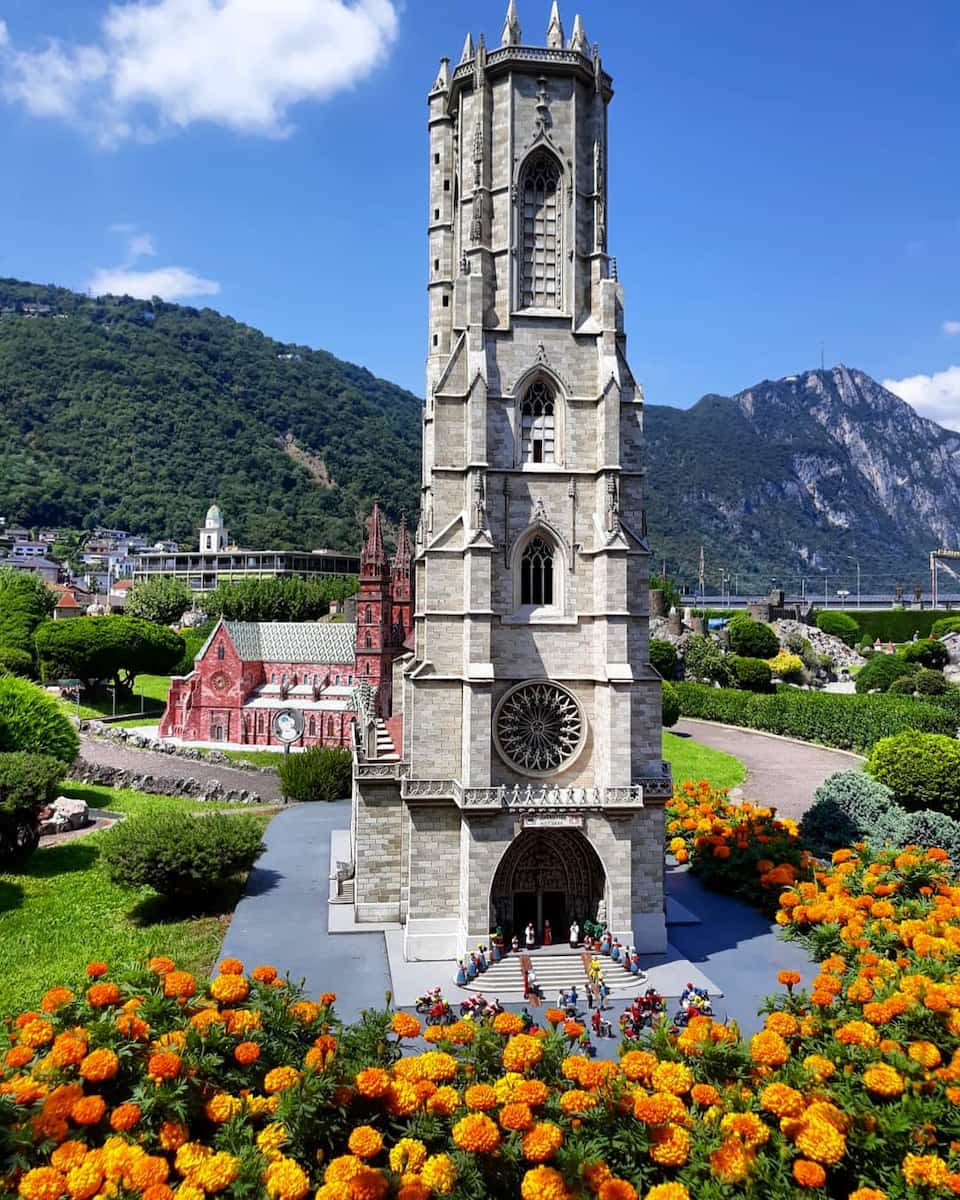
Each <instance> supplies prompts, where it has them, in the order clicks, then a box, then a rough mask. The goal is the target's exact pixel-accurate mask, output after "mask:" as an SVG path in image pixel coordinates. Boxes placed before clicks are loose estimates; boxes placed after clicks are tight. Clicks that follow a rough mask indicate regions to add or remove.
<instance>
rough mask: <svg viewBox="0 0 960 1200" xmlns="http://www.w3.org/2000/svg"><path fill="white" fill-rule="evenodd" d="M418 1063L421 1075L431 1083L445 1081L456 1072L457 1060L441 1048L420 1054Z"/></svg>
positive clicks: (451, 1077)
mask: <svg viewBox="0 0 960 1200" xmlns="http://www.w3.org/2000/svg"><path fill="white" fill-rule="evenodd" d="M419 1063H420V1070H421V1072H422V1074H423V1077H424V1078H425V1079H429V1080H432V1082H433V1083H446V1082H447V1081H448V1080H450V1079H453V1078H454V1077H455V1076H456V1074H457V1060H456V1059H455V1058H454V1057H453V1055H452V1054H446V1053H445V1052H444V1051H443V1050H428V1051H427V1052H426V1053H425V1054H421V1055H420V1058H419Z"/></svg>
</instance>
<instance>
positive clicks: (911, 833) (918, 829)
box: [898, 808, 960, 867]
mask: <svg viewBox="0 0 960 1200" xmlns="http://www.w3.org/2000/svg"><path fill="white" fill-rule="evenodd" d="M898 844H899V845H901V846H909V845H917V846H923V848H924V849H925V850H929V849H931V848H932V847H938V848H939V849H941V850H946V852H947V853H948V854H949V855H950V861H951V862H952V863H953V865H954V866H955V867H957V866H960V821H955V820H954V819H953V817H948V816H947V814H946V813H941V812H935V811H934V810H933V809H931V808H923V809H920V811H919V812H913V813H906V814H905V820H904V822H903V835H902V840H901V841H900V842H899V843H898Z"/></svg>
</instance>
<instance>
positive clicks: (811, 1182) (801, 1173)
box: [793, 1158, 827, 1188]
mask: <svg viewBox="0 0 960 1200" xmlns="http://www.w3.org/2000/svg"><path fill="white" fill-rule="evenodd" d="M793 1177H794V1179H795V1180H796V1181H797V1183H799V1184H800V1186H801V1187H808V1188H818V1187H823V1185H824V1184H825V1183H826V1182H827V1173H826V1171H825V1170H824V1169H823V1167H821V1166H820V1164H819V1163H816V1162H810V1160H809V1159H807V1158H798V1159H795V1160H794V1164H793Z"/></svg>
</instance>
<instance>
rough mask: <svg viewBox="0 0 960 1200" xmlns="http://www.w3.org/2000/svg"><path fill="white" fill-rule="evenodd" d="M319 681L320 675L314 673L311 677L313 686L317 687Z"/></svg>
mask: <svg viewBox="0 0 960 1200" xmlns="http://www.w3.org/2000/svg"><path fill="white" fill-rule="evenodd" d="M319 683H320V676H319V675H314V677H313V686H314V687H317V686H318V685H319Z"/></svg>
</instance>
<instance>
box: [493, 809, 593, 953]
mask: <svg viewBox="0 0 960 1200" xmlns="http://www.w3.org/2000/svg"><path fill="white" fill-rule="evenodd" d="M606 882H607V880H606V872H605V871H604V869H603V863H602V862H601V861H600V856H599V855H598V854H597V852H596V850H594V848H593V846H591V845H590V843H589V842H588V841H587V839H586V838H585V837H584V836H583V834H582V833H580V832H578V831H577V830H575V829H526V830H524V831H523V832H522V833H521V834H520V836H519V837H517V838H516V839H515V840H514V841H513V842H511V843H510V845H509V847H508V848H507V851H506V853H505V854H504V856H503V858H502V859H501V860H500V864H499V866H498V867H497V869H496V872H495V873H494V876H493V882H492V884H491V886H490V928H491V929H495V928H496V927H497V926H498V925H499V926H500V927H501V928H502V929H503V931H504V933H505V934H506V936H507V937H508V938H509V937H510V936H511V935H512V934H514V933H516V934H517V935H518V936H520V935H521V934H522V931H523V929H524V927H525V926H526V924H527V923H528V922H529V921H532V922H533V924H534V925H535V926H536V929H537V936H538V938H539V937H540V936H541V934H542V930H543V923H544V921H549V922H550V926H551V928H552V929H553V936H554V940H555V941H559V940H561V939H563V938H565V937H566V931H567V926H568V925H569V923H570V922H571V921H572V920H574V918H576V920H577V921H579V922H580V923H581V924H582V923H583V921H584V920H589V921H596V920H597V917H598V915H599V916H600V917H601V919H603V917H604V916H605V913H606V908H607V905H606V903H605V899H606V896H605V892H606ZM601 905H603V908H602V909H601Z"/></svg>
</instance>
